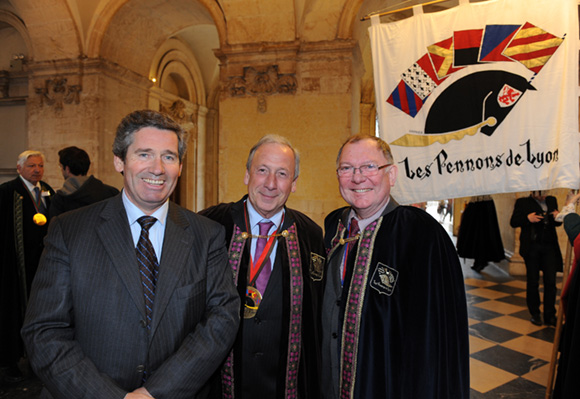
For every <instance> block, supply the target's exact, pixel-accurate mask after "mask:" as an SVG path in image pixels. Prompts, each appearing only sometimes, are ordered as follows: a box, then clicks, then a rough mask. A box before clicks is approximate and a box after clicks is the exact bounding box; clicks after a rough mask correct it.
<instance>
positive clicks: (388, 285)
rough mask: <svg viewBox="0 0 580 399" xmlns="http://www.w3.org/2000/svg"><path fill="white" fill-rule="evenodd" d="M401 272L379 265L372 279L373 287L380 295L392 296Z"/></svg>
mask: <svg viewBox="0 0 580 399" xmlns="http://www.w3.org/2000/svg"><path fill="white" fill-rule="evenodd" d="M398 277H399V272H398V271H397V270H395V269H393V268H392V267H389V266H387V265H385V264H382V263H379V264H378V265H377V267H376V268H375V272H374V273H373V277H372V279H371V287H372V288H374V289H375V290H377V291H378V293H379V294H384V295H388V296H391V295H392V294H393V291H394V290H395V285H396V284H397V278H398Z"/></svg>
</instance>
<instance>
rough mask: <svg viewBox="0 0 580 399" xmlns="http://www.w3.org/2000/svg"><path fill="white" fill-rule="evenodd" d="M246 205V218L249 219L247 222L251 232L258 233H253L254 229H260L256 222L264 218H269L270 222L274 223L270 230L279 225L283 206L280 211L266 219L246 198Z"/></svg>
mask: <svg viewBox="0 0 580 399" xmlns="http://www.w3.org/2000/svg"><path fill="white" fill-rule="evenodd" d="M246 206H247V207H248V219H249V220H248V223H249V224H250V229H251V230H252V234H258V233H254V232H255V231H260V230H259V228H258V223H260V222H261V221H265V220H269V221H271V222H272V223H274V226H272V228H270V231H273V230H272V229H274V230H276V229H278V228H280V227H281V226H280V223H281V222H282V216H283V215H284V208H282V210H281V211H280V212H278V213H276V214H275V215H274V216H272V217H271V218H269V219H267V218H265V217H263V216H262V215H260V214H259V213H258V211H256V209H255V208H254V207H253V206H252V203H251V202H250V201H249V200H246Z"/></svg>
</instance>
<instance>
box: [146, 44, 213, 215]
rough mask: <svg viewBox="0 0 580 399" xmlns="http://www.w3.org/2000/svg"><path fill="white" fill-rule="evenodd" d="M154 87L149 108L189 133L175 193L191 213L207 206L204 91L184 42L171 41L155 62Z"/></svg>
mask: <svg viewBox="0 0 580 399" xmlns="http://www.w3.org/2000/svg"><path fill="white" fill-rule="evenodd" d="M149 76H150V79H151V80H152V81H153V83H154V86H153V87H152V88H151V91H150V100H149V107H150V108H152V109H159V110H161V111H163V112H166V113H168V114H169V115H171V116H172V117H173V118H174V119H175V120H176V121H177V122H179V123H180V124H181V125H182V126H183V127H184V129H186V131H187V132H188V152H187V155H186V157H185V159H184V160H183V170H182V175H181V178H180V180H179V183H178V186H177V188H176V191H175V193H174V196H173V199H174V200H175V202H177V203H179V204H181V205H182V206H185V207H187V208H189V209H193V210H200V209H202V208H203V207H204V205H205V201H204V199H205V197H204V190H205V174H204V173H203V170H204V168H205V152H206V149H205V126H206V123H205V116H206V114H207V108H206V107H205V98H206V95H205V87H204V85H203V78H202V76H201V72H200V69H199V66H198V64H197V61H196V59H195V57H194V55H193V54H192V53H191V51H190V50H189V49H188V47H187V46H185V45H184V44H183V43H182V42H181V41H179V40H177V39H174V38H172V39H169V40H168V41H166V42H165V43H164V44H163V45H162V46H161V47H160V48H159V50H158V52H157V54H156V55H155V57H154V58H153V62H152V66H151V69H150V72H149Z"/></svg>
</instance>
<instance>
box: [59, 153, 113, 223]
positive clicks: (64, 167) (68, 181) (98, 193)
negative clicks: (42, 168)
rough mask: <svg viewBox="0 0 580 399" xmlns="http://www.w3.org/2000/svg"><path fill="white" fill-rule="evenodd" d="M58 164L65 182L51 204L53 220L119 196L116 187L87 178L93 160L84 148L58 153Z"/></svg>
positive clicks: (93, 177) (94, 178) (90, 177)
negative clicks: (68, 212) (63, 214)
mask: <svg viewBox="0 0 580 399" xmlns="http://www.w3.org/2000/svg"><path fill="white" fill-rule="evenodd" d="M58 162H59V163H60V169H61V171H62V177H64V178H65V181H64V185H63V186H62V188H61V189H59V190H57V191H56V194H55V195H54V197H53V198H52V201H51V203H50V209H49V214H50V217H51V218H52V217H55V216H58V215H60V214H61V213H63V212H67V211H72V210H74V209H78V208H80V207H83V206H86V205H90V204H94V203H95V202H99V201H102V200H104V199H107V198H110V197H114V196H115V195H117V194H119V190H117V189H116V188H115V187H112V186H109V185H107V184H104V183H103V182H102V181H100V180H99V179H97V178H96V177H95V176H93V175H90V176H87V173H88V172H89V167H90V166H91V159H90V158H89V154H87V152H86V151H85V150H83V149H82V148H78V147H74V146H73V147H66V148H63V149H62V150H60V151H59V152H58Z"/></svg>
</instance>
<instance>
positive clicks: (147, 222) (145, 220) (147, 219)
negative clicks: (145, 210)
mask: <svg viewBox="0 0 580 399" xmlns="http://www.w3.org/2000/svg"><path fill="white" fill-rule="evenodd" d="M156 221H157V219H156V218H154V217H153V216H141V217H140V218H139V219H137V223H139V224H140V225H141V228H142V229H144V230H145V231H147V232H148V231H149V229H150V228H151V226H153V225H154V224H155V222H156Z"/></svg>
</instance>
